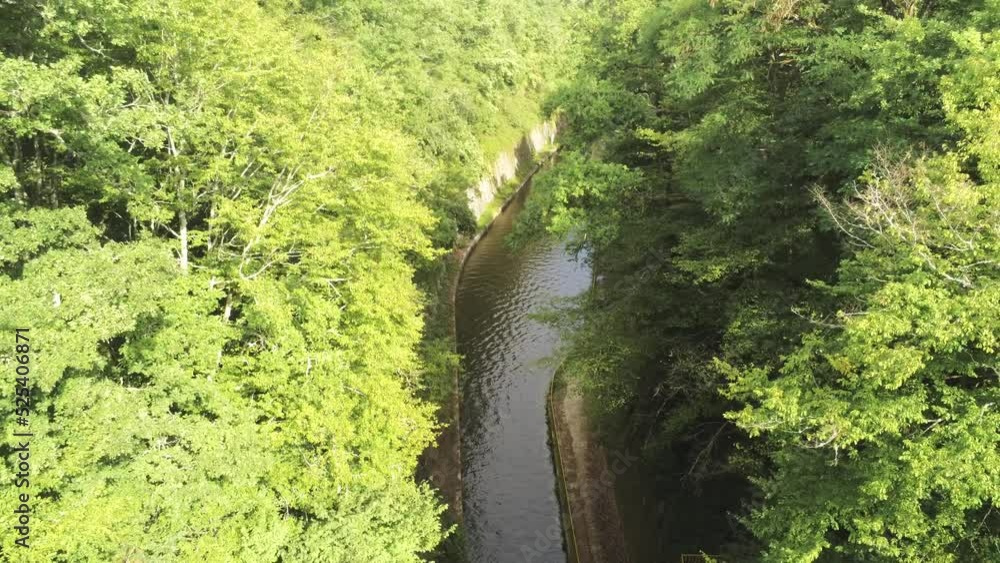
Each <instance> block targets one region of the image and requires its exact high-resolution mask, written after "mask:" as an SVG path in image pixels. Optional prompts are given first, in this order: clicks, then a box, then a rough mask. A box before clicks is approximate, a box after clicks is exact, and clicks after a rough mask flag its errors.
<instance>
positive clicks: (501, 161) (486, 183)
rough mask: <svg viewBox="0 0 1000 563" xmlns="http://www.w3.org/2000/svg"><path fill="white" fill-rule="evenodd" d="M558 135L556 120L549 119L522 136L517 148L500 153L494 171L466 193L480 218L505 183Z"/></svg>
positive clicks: (525, 168) (527, 165)
mask: <svg viewBox="0 0 1000 563" xmlns="http://www.w3.org/2000/svg"><path fill="white" fill-rule="evenodd" d="M555 138H556V123H555V121H545V122H543V123H540V124H538V125H536V126H535V127H534V128H533V129H532V130H531V131H529V132H528V133H527V134H526V135H525V136H524V137H522V138H521V142H520V143H518V145H517V147H515V148H514V149H512V150H509V151H506V152H504V153H501V154H500V155H499V156H497V159H496V161H495V162H494V163H493V168H492V170H491V171H490V174H488V175H487V176H484V177H483V178H482V179H481V180H480V181H479V183H478V184H476V185H474V186H472V187H470V188H469V190H468V191H467V192H466V193H467V195H468V197H469V209H471V210H472V213H473V214H474V215H475V217H476V220H477V221H478V220H479V219H480V217H481V216H482V215H483V213H485V212H486V210H487V209H489V207H490V204H491V203H492V202H493V200H494V199H495V198H496V197H497V194H498V193H499V192H500V189H501V188H502V187H503V186H504V184H506V183H507V182H509V181H510V180H512V179H514V178H519V177H521V176H522V175H523V174H524V173H525V172H526V171H527V169H528V168H529V167H530V166H531V165H532V164H533V162H534V156H535V155H536V154H538V153H539V152H541V151H542V150H544V149H545V148H547V147H548V146H550V145H552V144H553V143H554V142H555Z"/></svg>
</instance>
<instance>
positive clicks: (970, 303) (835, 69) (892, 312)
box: [521, 0, 1000, 561]
mask: <svg viewBox="0 0 1000 563" xmlns="http://www.w3.org/2000/svg"><path fill="white" fill-rule="evenodd" d="M998 22H1000V4H997V3H996V2H990V1H982V2H957V1H955V2H950V1H940V2H929V1H928V2H924V1H914V2H911V1H906V2H903V1H885V2H881V1H866V2H838V1H828V0H805V1H799V2H795V1H776V2H753V1H743V0H718V1H702V0H691V1H686V0H678V1H669V2H668V1H661V2H657V1H652V0H649V1H647V0H634V1H629V2H596V3H595V9H594V10H592V11H590V12H588V13H587V15H586V16H585V19H584V20H583V21H582V24H581V25H584V26H586V29H587V30H588V31H587V35H588V36H589V37H590V38H591V40H590V42H589V45H588V46H587V47H586V48H587V49H588V50H587V51H586V54H585V56H584V58H583V60H584V61H586V62H585V63H584V64H583V66H582V68H581V69H580V71H579V73H578V75H577V77H576V78H575V79H574V82H573V83H572V84H571V85H569V86H567V87H565V88H563V89H562V90H561V91H560V92H558V93H557V94H556V95H555V96H554V97H553V98H552V99H551V106H552V107H553V108H560V109H561V111H562V112H564V114H565V115H566V117H567V122H568V123H569V124H571V129H570V131H569V132H568V133H566V134H565V136H564V145H565V149H567V150H568V152H567V151H564V157H563V158H562V159H561V162H560V163H559V165H557V166H556V168H555V169H554V170H553V171H551V172H549V173H547V174H546V175H545V176H544V177H543V178H540V179H539V180H538V182H537V183H536V189H535V193H534V198H533V202H532V206H533V209H530V210H529V212H528V214H527V215H526V218H525V220H524V221H523V222H522V225H521V229H522V236H526V235H527V234H530V233H532V232H535V231H538V230H540V229H547V230H549V231H552V232H555V233H559V234H562V235H564V236H568V237H570V238H571V239H573V240H575V241H576V242H577V244H581V245H585V246H587V247H588V248H589V249H590V253H589V255H590V256H591V257H592V260H593V262H594V266H595V268H596V270H597V272H598V274H600V280H601V281H600V282H599V283H598V284H597V285H596V287H595V288H594V289H593V291H591V293H590V294H589V295H588V296H587V298H586V300H585V302H584V303H583V304H582V307H581V308H580V309H579V310H578V312H577V313H576V314H577V315H578V316H579V319H577V320H578V321H582V323H581V324H580V326H581V327H582V328H581V329H580V330H579V331H578V332H577V333H576V336H575V343H574V346H573V349H572V351H571V356H570V361H569V363H568V364H567V367H566V371H567V372H568V373H577V374H579V375H580V376H581V378H582V380H583V381H584V382H585V384H586V386H587V388H588V389H589V393H590V395H591V397H593V398H594V401H593V402H594V403H595V405H597V406H598V407H599V408H602V409H603V410H604V411H605V412H607V413H609V414H611V415H614V416H615V417H616V419H617V420H624V423H623V426H624V428H625V431H626V434H627V435H629V436H632V437H633V441H635V442H637V443H639V444H640V447H642V448H643V451H644V453H645V456H644V457H645V459H646V460H647V461H646V463H647V464H648V465H650V466H651V467H653V468H655V469H654V472H659V474H660V482H661V485H659V487H660V493H659V494H660V496H661V498H662V497H663V496H664V495H667V494H672V493H667V492H664V491H667V490H671V487H672V486H673V485H663V484H662V483H676V482H678V481H681V482H683V483H685V484H684V485H683V487H685V488H687V489H689V490H695V489H697V488H698V487H708V488H710V487H712V486H713V483H716V482H717V481H713V479H716V478H717V477H718V476H719V475H720V474H727V475H730V476H733V475H735V476H737V477H739V478H740V479H742V480H743V482H744V483H745V486H744V487H743V488H742V491H743V492H742V495H735V498H733V499H732V500H731V501H730V502H729V503H728V510H729V511H730V512H731V513H732V514H734V515H737V516H738V517H739V518H740V519H741V521H742V524H743V526H745V527H744V528H743V529H745V530H749V532H750V534H742V533H740V532H739V531H736V532H730V531H729V528H728V527H727V525H726V523H725V521H724V519H722V518H719V519H717V520H716V521H715V525H716V526H717V527H718V529H719V530H721V531H720V532H719V533H718V534H717V535H716V536H717V537H715V538H713V539H712V540H711V541H712V542H713V544H712V545H702V546H692V547H694V548H703V549H704V550H705V551H706V552H708V553H713V552H716V553H718V552H720V551H722V552H726V553H728V554H729V555H730V556H731V557H736V558H737V560H752V559H756V558H757V557H758V555H759V557H760V558H761V559H762V560H765V561H994V560H1000V543H998V540H997V538H998V537H1000V533H998V532H1000V519H998V516H997V513H996V510H995V508H996V505H997V499H998V495H1000V471H998V470H997V468H998V467H1000V459H998V454H1000V414H998V411H997V406H996V405H997V399H998V396H1000V387H998V385H997V383H998V381H997V378H998V367H1000V366H998V360H997V358H998V348H997V338H998V333H997V331H998V329H1000V308H998V304H1000V300H998V297H1000V246H998V244H1000V175H998V173H997V170H998V168H997V166H998V162H1000V161H998V153H997V144H996V138H997V134H998V133H1000V130H998V126H1000V121H998V119H997V116H998V115H1000V113H998V112H1000V98H997V92H998V91H1000V90H998V89H997V88H996V85H997V77H998V76H1000V74H998V71H1000V35H998V32H997V29H998V28H997V23H998ZM668 504H669V503H668ZM666 510H668V511H669V510H670V508H669V506H668V508H667V509H666ZM717 516H720V515H717ZM661 525H662V526H663V527H664V530H663V533H664V535H665V537H667V538H668V540H667V541H668V542H671V541H672V542H675V543H677V544H678V545H681V544H683V543H684V542H685V541H689V540H686V539H685V538H684V537H683V536H679V535H677V534H679V532H677V531H675V530H671V529H669V526H668V525H666V524H661Z"/></svg>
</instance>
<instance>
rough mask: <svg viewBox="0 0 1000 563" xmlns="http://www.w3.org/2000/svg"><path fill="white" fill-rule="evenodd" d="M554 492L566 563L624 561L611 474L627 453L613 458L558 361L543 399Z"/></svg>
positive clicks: (620, 466) (625, 462) (617, 473)
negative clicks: (564, 539)
mask: <svg viewBox="0 0 1000 563" xmlns="http://www.w3.org/2000/svg"><path fill="white" fill-rule="evenodd" d="M546 404H547V410H548V412H549V432H550V436H551V442H552V455H553V459H554V460H555V463H554V465H555V471H556V481H557V485H556V487H557V493H558V497H559V503H560V505H561V508H562V510H561V513H562V516H563V534H564V536H565V538H566V546H567V550H566V551H567V553H568V555H569V561H570V563H627V562H628V551H627V549H626V546H625V535H624V530H623V528H622V520H621V516H620V514H619V511H618V501H617V497H616V495H615V479H616V478H617V477H619V476H620V475H621V473H623V472H624V471H625V469H627V467H628V462H629V460H628V458H627V457H625V458H622V457H621V456H619V457H618V458H617V459H615V460H614V461H613V462H609V457H608V455H607V452H606V451H605V449H604V447H603V446H602V445H601V443H600V440H599V438H598V436H597V435H596V434H595V433H594V432H593V431H592V430H591V426H590V422H589V420H588V419H587V416H586V412H585V410H584V401H583V396H582V394H581V391H580V389H579V386H578V384H577V383H576V381H575V380H574V379H573V378H571V377H570V378H567V377H566V376H565V374H564V373H563V370H562V366H560V367H559V368H558V369H557V370H556V373H555V374H554V375H553V376H552V382H551V383H550V385H549V393H548V398H547V401H546Z"/></svg>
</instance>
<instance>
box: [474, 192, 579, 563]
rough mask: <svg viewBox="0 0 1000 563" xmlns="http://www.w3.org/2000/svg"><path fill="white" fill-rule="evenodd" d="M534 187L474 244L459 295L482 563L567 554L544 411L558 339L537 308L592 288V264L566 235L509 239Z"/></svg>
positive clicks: (557, 558) (477, 555) (560, 561)
mask: <svg viewBox="0 0 1000 563" xmlns="http://www.w3.org/2000/svg"><path fill="white" fill-rule="evenodd" d="M529 191H530V186H527V187H526V188H525V189H524V190H522V191H521V193H520V194H518V195H517V196H516V198H515V200H514V201H513V202H512V203H511V204H510V206H508V207H507V209H506V210H505V211H504V212H503V213H502V214H501V215H500V216H499V217H497V219H496V220H495V222H494V223H493V226H492V228H491V229H490V231H489V232H488V233H487V234H486V235H485V236H484V237H483V238H482V240H481V241H480V242H479V244H478V245H477V246H476V248H475V249H474V250H473V252H472V254H471V255H470V256H469V258H468V261H467V262H466V265H465V269H464V270H463V273H462V277H461V279H460V280H459V285H458V292H457V295H456V318H455V320H456V331H457V339H458V351H459V353H460V354H462V356H463V360H462V367H463V391H464V398H463V404H462V418H463V427H462V466H463V479H464V489H465V493H464V515H465V526H466V534H467V544H468V555H469V560H470V561H471V562H473V563H513V562H519V563H523V562H525V561H532V562H538V563H565V561H566V554H565V552H564V549H563V546H562V543H561V541H560V540H559V539H558V537H559V536H558V530H559V529H560V528H559V504H558V501H557V499H556V494H555V490H556V489H555V488H556V483H555V476H554V473H553V466H552V453H551V451H550V450H549V447H548V443H547V439H548V429H547V423H546V417H545V393H546V389H547V387H548V384H549V381H550V379H551V378H552V374H553V371H554V367H553V366H552V365H551V364H550V363H548V362H543V361H542V360H544V359H546V358H548V357H550V356H551V355H552V354H553V352H554V351H555V349H556V348H557V347H558V344H559V338H558V333H557V331H556V330H555V329H553V328H552V327H549V326H547V325H545V324H543V323H542V322H540V321H538V320H535V319H532V318H530V315H531V313H533V312H536V311H538V310H540V309H541V308H543V307H545V306H546V305H547V304H549V303H550V302H551V300H552V299H553V298H557V297H568V296H572V295H577V294H579V293H581V292H582V291H584V290H585V289H586V288H587V287H588V285H589V283H590V273H589V270H588V269H587V267H586V266H585V265H583V264H582V263H579V262H578V261H577V260H576V259H575V258H574V257H573V256H572V255H571V254H569V253H567V252H566V250H565V248H564V247H563V245H562V244H561V243H558V242H555V241H552V240H548V239H539V240H535V241H532V242H531V243H529V244H527V245H525V246H524V247H523V248H520V249H518V250H517V251H512V250H510V249H509V248H508V247H507V245H506V244H505V243H504V238H505V237H506V235H507V234H509V233H510V231H511V228H512V226H513V221H514V219H515V217H516V216H517V214H518V213H519V212H520V210H521V209H522V208H523V206H524V199H525V198H526V197H527V194H528V192H529ZM553 530H554V531H555V533H552V532H553ZM551 537H555V538H556V539H555V540H552V539H549V538H551Z"/></svg>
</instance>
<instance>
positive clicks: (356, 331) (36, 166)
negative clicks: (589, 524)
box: [0, 0, 563, 562]
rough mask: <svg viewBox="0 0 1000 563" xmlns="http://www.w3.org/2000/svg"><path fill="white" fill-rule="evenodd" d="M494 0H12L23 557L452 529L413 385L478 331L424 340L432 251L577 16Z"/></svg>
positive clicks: (152, 554)
mask: <svg viewBox="0 0 1000 563" xmlns="http://www.w3.org/2000/svg"><path fill="white" fill-rule="evenodd" d="M480 4H481V5H476V6H472V5H460V6H452V5H451V4H450V3H445V2H438V1H432V0H412V1H408V2H404V3H403V5H400V4H399V3H398V2H380V1H377V0H373V1H371V2H361V3H357V2H355V3H351V4H349V5H344V4H343V3H330V5H329V6H327V5H324V3H322V2H295V1H287V2H254V1H251V0H245V1H244V0H240V1H236V2H233V1H229V0H213V1H209V2H204V1H194V0H170V1H167V2H161V1H159V0H156V1H153V0H141V1H138V2H122V1H117V0H112V1H104V2H93V1H91V0H70V1H66V2H58V3H33V2H23V3H22V2H16V3H11V2H0V21H3V24H2V25H0V85H2V87H0V326H2V328H3V329H4V330H7V331H9V330H11V329H12V328H14V327H29V328H30V329H31V332H30V334H31V342H32V346H33V348H32V350H33V354H34V358H35V360H34V361H35V362H36V363H34V364H33V371H32V403H33V406H32V412H33V415H32V417H31V430H32V431H33V432H34V434H35V438H34V439H33V442H32V464H33V465H32V468H33V475H32V494H33V509H34V511H35V513H34V518H35V519H36V520H35V521H36V522H39V523H40V524H39V525H37V526H36V527H34V528H33V529H32V532H33V533H32V536H31V543H32V548H31V550H30V551H26V552H23V553H20V554H19V555H23V554H25V553H27V554H28V555H27V557H26V558H25V559H24V560H30V561H69V560H73V561H111V560H150V561H278V560H281V561H345V562H353V561H400V562H402V561H418V560H420V558H421V554H426V553H429V552H431V551H432V550H433V549H434V548H435V547H436V546H437V545H438V544H439V543H440V542H441V540H442V538H443V536H444V535H445V532H444V531H443V530H442V526H441V523H440V519H439V515H440V513H441V511H442V510H443V507H442V506H441V505H440V503H439V502H438V500H437V497H436V495H435V493H434V491H432V490H430V488H429V487H427V486H426V485H422V484H417V483H416V482H415V479H414V471H415V468H416V462H417V457H418V455H419V454H420V453H421V452H422V451H423V450H424V449H425V448H426V447H427V446H428V445H429V444H430V443H431V442H432V441H433V439H434V432H435V427H436V424H437V423H436V421H435V420H434V416H433V414H434V405H433V404H431V403H428V402H427V401H425V400H423V399H420V398H418V397H419V396H420V395H421V394H423V395H425V396H430V397H431V398H435V395H434V393H427V392H426V390H427V389H428V388H434V386H435V385H440V381H438V380H436V379H434V378H435V377H436V376H439V373H440V372H445V371H448V372H450V370H451V369H453V367H454V360H455V358H454V355H453V354H451V353H449V352H448V351H447V350H446V349H444V344H443V343H442V341H437V340H433V338H440V337H441V335H440V334H433V335H431V336H432V337H433V338H432V339H429V340H427V341H425V342H424V343H423V344H421V339H422V338H423V336H424V327H423V321H422V319H423V314H424V306H425V305H426V301H427V300H426V297H425V296H424V294H423V293H422V292H421V291H420V290H418V288H417V287H416V285H415V283H414V274H415V272H416V271H417V269H418V268H420V269H425V270H427V269H433V268H434V267H435V264H436V260H437V258H438V257H439V255H440V251H441V249H443V248H448V247H450V246H451V244H452V243H453V242H454V240H455V237H456V235H457V234H458V233H459V232H460V231H462V230H470V229H471V228H472V227H473V225H472V218H471V215H470V214H469V212H468V210H467V208H466V206H465V195H464V189H465V187H466V186H467V185H468V184H469V183H470V179H472V178H476V177H478V175H479V174H480V173H481V171H482V168H483V163H484V162H485V158H484V156H485V155H484V154H483V152H484V150H487V149H485V148H484V146H485V145H484V144H483V143H485V142H487V137H488V134H489V132H490V131H493V130H495V129H497V128H499V127H506V129H504V130H505V131H513V130H514V129H518V128H520V127H522V126H523V125H524V124H525V122H526V121H528V120H534V119H536V116H535V115H534V113H537V112H536V111H534V109H533V108H536V107H537V103H536V102H534V101H533V100H537V98H538V96H539V95H540V93H541V92H542V91H543V89H544V85H545V83H546V81H547V80H548V77H549V76H550V75H551V74H550V73H554V72H557V71H558V68H559V66H558V65H553V66H552V68H545V67H546V65H548V64H549V63H551V62H554V61H555V58H554V57H553V55H552V54H551V53H552V52H554V50H555V49H557V48H558V45H559V44H560V42H561V41H563V39H562V37H563V34H562V33H561V31H560V28H559V24H558V20H559V18H560V17H561V12H560V11H559V10H552V12H551V13H550V12H549V10H550V9H553V8H555V6H554V5H552V4H549V3H546V2H540V3H537V4H536V3H531V4H530V5H529V6H528V7H527V8H525V7H524V6H521V5H520V3H515V2H512V1H502V0H497V1H491V2H485V3H480ZM522 97H525V98H526V100H527V101H525V102H523V103H522V104H521V105H518V104H516V103H515V102H514V101H513V100H516V99H518V98H522ZM505 108H516V109H517V111H511V112H506V113H505V112H504V111H503V110H504V109H505ZM519 132H520V131H519V130H518V133H519ZM515 140H516V138H511V139H507V140H506V142H507V143H511V142H514V141H515ZM489 156H492V155H489ZM3 354H4V355H2V356H0V362H2V365H3V366H5V369H6V370H7V371H12V365H13V364H12V362H13V359H12V357H11V356H10V355H9V352H4V353H3ZM11 393H13V387H12V386H5V387H4V388H3V390H2V391H0V399H2V404H3V406H2V407H0V414H2V415H3V417H4V421H5V422H4V424H5V426H4V430H5V432H6V433H7V434H10V431H11V429H12V426H11V425H12V424H13V419H12V417H11V416H10V415H11V411H10V409H11V405H12V404H13V401H12V397H11ZM3 448H8V446H6V445H5V446H2V447H0V451H3V452H6V451H7V450H5V449H3ZM8 453H9V452H8ZM5 459H6V462H5V463H7V464H8V468H9V467H10V465H9V464H10V463H12V461H11V460H12V458H11V457H10V456H5ZM18 492H19V491H17V490H16V489H14V488H12V487H6V488H4V489H3V490H2V492H0V498H2V499H3V503H4V506H10V503H11V502H13V499H14V498H15V495H16V494H17V493H18ZM0 523H2V524H3V531H2V532H0V540H2V541H3V543H4V545H5V546H10V545H13V538H12V534H14V533H15V532H14V531H13V530H12V528H11V525H12V524H11V523H12V514H11V513H10V511H5V512H4V515H3V516H2V517H0Z"/></svg>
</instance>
